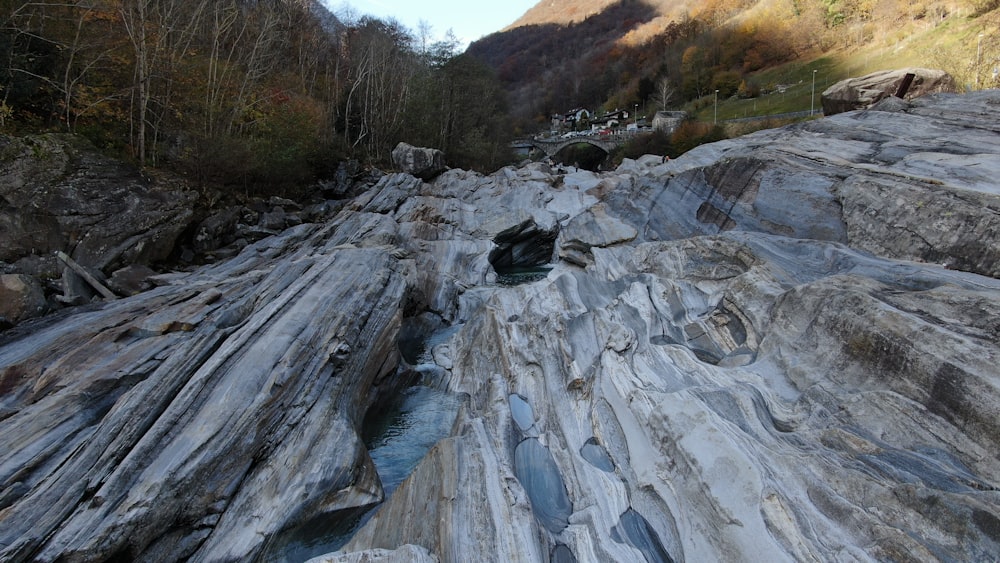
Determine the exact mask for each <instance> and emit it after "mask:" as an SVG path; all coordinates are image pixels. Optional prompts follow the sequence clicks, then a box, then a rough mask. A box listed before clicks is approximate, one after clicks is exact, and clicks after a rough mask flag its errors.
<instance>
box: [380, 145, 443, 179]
mask: <svg viewBox="0 0 1000 563" xmlns="http://www.w3.org/2000/svg"><path fill="white" fill-rule="evenodd" d="M392 163H393V164H394V165H395V166H396V168H398V169H399V170H400V171H401V172H403V173H405V174H411V175H413V176H416V177H417V178H420V179H421V180H431V179H433V178H435V177H436V176H438V175H439V174H441V173H442V172H444V171H445V170H447V166H445V163H444V153H443V152H441V151H439V150H438V149H430V148H424V147H414V146H413V145H408V144H406V143H399V144H398V145H396V148H394V149H392Z"/></svg>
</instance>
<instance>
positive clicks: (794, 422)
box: [0, 92, 1000, 561]
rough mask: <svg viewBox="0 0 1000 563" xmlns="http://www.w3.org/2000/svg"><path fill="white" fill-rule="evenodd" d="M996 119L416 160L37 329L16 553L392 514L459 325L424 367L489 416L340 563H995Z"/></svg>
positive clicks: (5, 434) (8, 430) (929, 107)
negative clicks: (411, 167) (408, 386)
mask: <svg viewBox="0 0 1000 563" xmlns="http://www.w3.org/2000/svg"><path fill="white" fill-rule="evenodd" d="M998 105H1000V95H998V94H997V93H996V92H983V93H979V94H975V95H967V96H940V97H934V98H927V99H922V100H917V101H915V102H913V103H912V104H908V105H899V104H896V105H894V106H893V107H892V108H888V107H883V108H882V109H892V110H893V111H880V110H879V109H878V108H876V109H874V110H870V111H866V112H853V113H847V114H842V115H839V116H836V117H833V118H827V119H823V120H818V121H813V122H809V123H806V124H802V125H798V126H795V127H792V128H785V129H781V130H775V131H768V132H761V133H758V134H755V135H752V136H749V137H745V138H742V139H736V140H731V141H726V142H724V143H717V144H714V145H709V146H705V147H702V148H699V149H697V150H695V151H692V152H691V153H689V154H688V155H685V156H684V157H682V158H680V159H677V160H675V161H670V162H667V163H663V162H661V160H660V159H659V158H658V157H657V158H651V157H647V158H644V159H641V160H640V161H638V162H627V163H626V164H624V165H623V166H622V167H621V168H619V170H618V171H616V172H614V173H609V174H603V175H595V174H591V173H588V172H580V171H574V170H568V171H567V170H552V169H549V168H548V167H547V166H545V165H540V164H535V165H530V166H528V167H525V168H521V169H504V170H501V171H499V172H497V173H495V174H493V175H490V176H481V175H477V174H473V173H468V172H463V171H460V170H452V171H448V172H446V173H444V174H443V175H441V176H439V177H438V178H436V179H435V180H434V181H433V182H431V183H425V182H422V181H420V180H418V179H416V178H414V177H412V176H409V175H403V174H396V175H390V176H387V177H385V178H383V179H382V180H381V181H380V182H379V183H378V184H377V185H376V186H375V187H374V188H372V189H371V190H369V191H367V192H366V193H364V194H362V195H360V196H358V197H357V198H355V199H354V200H353V201H352V202H351V203H350V204H348V205H347V206H346V207H344V208H343V210H342V211H340V212H339V214H338V215H337V216H336V217H335V218H334V219H333V220H331V221H330V222H328V223H326V224H323V225H302V226H299V227H296V228H293V229H290V230H288V231H285V232H284V233H282V234H281V235H279V236H276V237H271V238H269V239H265V240H263V241H261V242H258V243H256V244H254V245H251V246H249V247H248V248H247V249H246V250H244V251H243V252H242V253H240V254H239V255H238V256H237V257H235V258H233V259H232V260H229V261H226V262H223V263H219V264H216V265H213V266H209V267H205V268H203V269H200V270H198V271H196V272H193V273H190V274H177V275H175V276H170V277H164V278H163V279H161V283H163V284H164V285H162V286H161V287H159V288H157V289H155V290H153V291H150V292H147V293H145V294H140V295H138V296H135V297H131V298H128V299H123V300H121V301H116V302H114V303H110V304H105V305H102V306H100V307H96V308H91V309H88V310H85V311H81V312H78V313H75V314H71V315H65V316H63V317H61V318H59V319H50V320H48V321H46V322H41V323H35V324H30V325H27V326H23V327H19V328H18V329H17V331H16V332H14V333H11V334H9V335H8V336H7V339H6V341H4V342H3V343H2V345H0V370H2V371H0V373H2V379H0V392H2V395H0V449H2V450H3V451H8V452H14V453H13V454H12V455H10V456H8V457H7V458H6V459H5V460H3V461H2V462H0V483H2V484H3V487H2V490H3V493H2V496H0V522H2V523H3V525H2V526H0V550H2V551H0V554H2V557H3V558H4V559H10V560H14V561H26V560H36V559H37V560H53V559H63V560H67V561H74V560H88V561H94V560H108V559H112V558H115V557H128V558H143V559H157V560H178V559H183V558H190V560H193V561H233V560H242V559H248V558H252V557H254V556H256V555H257V554H259V553H260V552H261V551H262V550H263V549H264V548H265V546H266V544H267V542H268V541H269V539H270V538H271V537H272V536H274V535H275V534H277V533H278V532H280V531H281V530H283V529H286V528H289V527H292V526H295V525H296V524H299V523H301V522H303V521H305V520H308V519H310V518H312V517H313V516H316V515H319V514H327V513H335V512H337V511H339V510H341V509H346V508H349V507H352V506H360V505H364V504H368V503H370V502H373V501H374V500H376V499H378V498H379V497H380V487H379V484H378V480H377V478H376V476H375V473H374V471H373V469H372V465H371V462H370V460H369V458H368V455H367V453H366V451H365V449H364V447H363V444H362V443H361V441H360V439H359V438H358V431H359V426H360V424H361V420H362V416H363V415H364V411H365V409H366V408H367V406H368V405H370V404H372V402H373V400H374V398H375V396H376V395H377V394H379V393H382V392H391V390H392V389H394V388H395V387H396V385H397V384H398V383H399V382H398V381H397V380H398V379H399V378H398V376H397V375H394V374H395V373H396V366H397V363H398V361H399V353H398V351H397V347H396V344H395V341H396V338H397V335H398V334H399V333H400V330H401V327H405V326H408V324H409V323H410V320H411V319H412V318H415V317H417V316H421V317H422V318H425V319H426V318H435V319H437V322H438V323H439V324H450V325H453V326H454V327H455V328H456V330H454V332H450V333H449V334H450V336H449V337H448V338H447V339H446V340H444V341H443V342H442V343H439V344H437V345H436V346H434V347H433V349H432V350H431V351H430V357H431V358H432V359H433V362H432V364H433V365H432V366H430V368H431V369H429V370H428V371H425V373H429V374H430V373H433V374H434V377H433V378H432V379H433V381H428V383H431V384H434V385H438V386H440V387H441V388H445V389H447V390H449V391H451V392H453V393H457V394H460V395H461V396H462V397H464V406H463V407H462V409H461V411H460V413H459V416H458V420H457V421H456V423H455V425H454V427H453V431H452V435H451V436H450V437H448V438H446V439H445V440H443V441H442V442H440V443H439V444H438V445H437V446H435V447H434V448H432V449H431V451H430V453H429V454H428V455H427V456H426V457H425V458H424V460H423V461H422V462H421V463H420V464H419V465H418V466H417V469H416V470H415V471H414V473H413V474H412V475H411V477H410V478H409V479H408V480H406V481H405V482H404V483H403V484H402V485H401V486H400V487H399V489H397V490H396V491H395V493H394V494H393V495H392V497H391V498H390V499H389V500H388V502H387V503H386V504H385V505H383V506H382V508H381V509H380V511H379V512H378V513H377V515H376V516H375V517H374V518H373V519H372V520H371V521H369V522H368V524H367V525H365V526H364V527H363V528H362V529H361V530H360V531H359V532H358V533H357V534H356V535H355V537H354V538H353V539H352V540H351V542H350V543H349V544H348V545H347V546H346V547H345V549H344V553H341V554H339V555H337V556H330V557H329V559H334V560H341V561H354V560H361V558H362V557H363V556H362V553H363V552H365V553H366V555H365V556H371V557H376V556H377V557H382V558H384V559H385V560H393V559H392V557H396V560H406V559H412V558H417V559H418V560H427V561H430V560H434V559H439V560H442V561H461V560H466V559H467V556H468V554H495V555H490V556H489V557H493V558H494V559H495V560H497V561H513V560H518V561H545V560H555V561H573V560H580V561H598V560H614V561H635V560H643V559H645V560H647V561H668V560H673V561H683V560H691V561H706V560H720V561H721V560H739V559H745V558H748V557H753V558H754V559H760V560H809V559H818V560H830V559H857V560H886V559H919V560H934V559H945V560H948V559H957V560H982V559H984V558H987V557H989V556H990V555H991V554H994V553H997V552H998V550H1000V533H998V532H997V530H998V529H1000V494H998V492H997V486H998V483H997V482H996V477H995V476H996V475H1000V459H998V457H997V454H996V452H997V451H998V447H997V446H998V444H1000V427H998V422H997V421H998V420H1000V416H998V415H1000V370H998V368H997V367H996V366H997V363H998V360H1000V327H998V326H997V325H996V319H997V318H1000V305H998V303H1000V299H998V296H1000V281H998V280H997V275H998V272H997V270H996V267H997V266H996V264H997V262H998V260H997V252H998V248H1000V246H998V245H1000V243H998V240H997V238H996V235H995V233H996V232H998V229H997V225H996V222H997V210H998V206H1000V193H998V190H997V188H996V183H995V178H997V177H1000V164H997V163H998V162H1000V158H998V156H1000V128H998V127H997V124H996V123H995V122H994V121H989V120H985V119H984V117H983V116H988V115H992V114H993V113H995V109H996V107H997V106H998ZM539 257H542V259H543V260H544V259H545V258H546V257H548V258H549V263H548V264H547V267H548V268H551V269H550V271H548V272H547V274H546V273H542V274H538V275H537V276H536V278H535V279H534V281H530V282H528V283H524V284H521V285H509V284H508V283H506V282H505V280H507V279H508V277H507V276H508V274H510V273H511V272H512V271H513V272H516V271H517V269H518V268H519V267H521V266H533V265H537V262H538V261H539ZM494 266H495V268H494ZM498 272H499V273H498ZM499 282H504V283H499ZM426 368H427V366H425V369H426ZM393 550H398V551H396V552H395V553H393Z"/></svg>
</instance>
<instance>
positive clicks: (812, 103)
mask: <svg viewBox="0 0 1000 563" xmlns="http://www.w3.org/2000/svg"><path fill="white" fill-rule="evenodd" d="M815 112H816V69H813V87H812V93H811V94H809V115H810V116H812V114H813V113H815Z"/></svg>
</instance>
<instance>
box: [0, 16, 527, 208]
mask: <svg viewBox="0 0 1000 563" xmlns="http://www.w3.org/2000/svg"><path fill="white" fill-rule="evenodd" d="M0 53H2V57H3V58H2V59H0V104H2V105H0V127H3V128H5V129H7V130H17V129H22V130H25V129H62V130H68V131H73V132H77V133H80V134H83V135H85V136H87V137H89V138H90V139H91V140H93V141H94V142H95V143H97V144H98V145H99V146H101V147H104V148H105V149H107V150H110V151H115V152H117V153H119V154H122V155H126V156H129V157H131V158H133V159H134V160H135V161H136V162H137V163H139V164H140V165H143V166H157V167H168V168H172V169H175V170H177V171H180V172H183V173H184V174H186V175H188V176H189V177H190V178H191V179H192V180H193V181H195V182H198V183H202V184H207V183H211V184H220V185H232V186H240V187H246V188H248V189H256V188H261V187H268V186H270V187H276V186H277V187H280V186H282V185H300V184H302V183H304V182H308V181H310V180H312V179H314V178H316V177H317V176H322V175H323V174H324V173H325V172H327V171H328V168H329V167H331V166H336V162H337V161H338V160H339V159H341V158H346V157H354V158H358V159H361V160H364V161H366V162H371V163H374V164H378V165H386V164H388V157H389V154H390V151H391V149H392V148H393V146H395V144H396V143H398V142H399V141H401V140H407V141H408V142H411V143H416V142H428V143H431V142H432V143H436V144H434V145H432V146H437V147H439V148H442V149H446V150H447V149H449V148H455V147H459V146H460V147H462V151H459V153H458V154H457V155H456V156H457V159H458V162H454V163H453V164H454V165H457V166H465V167H469V168H489V167H491V166H495V165H496V164H497V163H498V162H500V161H502V160H503V158H504V157H505V156H506V153H505V151H504V150H502V149H501V147H502V148H506V146H507V142H506V141H507V138H506V133H505V131H506V128H505V127H504V123H505V122H504V121H503V120H502V114H503V111H504V107H503V99H502V95H501V93H500V90H499V88H498V87H497V83H496V82H495V80H494V78H493V74H492V72H491V71H489V70H488V69H487V68H486V67H484V66H483V65H481V64H477V63H474V61H471V60H470V61H467V62H465V63H459V62H457V61H456V62H451V61H452V60H453V59H456V58H458V49H457V43H456V42H454V41H452V40H447V39H446V40H443V41H428V40H427V38H426V37H422V38H418V37H415V36H414V35H413V34H412V32H411V31H410V30H407V29H405V28H403V27H401V26H400V25H399V24H397V23H395V22H384V21H380V20H377V19H373V18H369V17H360V18H359V17H356V16H354V15H352V14H341V17H340V18H337V17H334V16H333V15H332V14H330V13H329V12H327V11H326V10H325V9H323V8H321V7H320V6H319V4H318V3H317V2H315V0H269V1H263V2H261V1H250V0H70V1H66V0H38V1H32V2H26V1H12V0H0ZM446 63H447V64H446ZM441 88H447V89H448V90H449V91H451V92H454V93H456V94H455V95H452V96H450V97H448V98H447V99H440V98H439V97H438V98H437V103H435V104H433V105H431V104H427V103H424V102H423V100H422V99H421V97H423V98H426V97H427V96H429V95H430V93H436V92H438V91H439V90H440V89H441ZM458 93H467V94H468V95H465V96H462V95H458ZM473 95H474V96H475V99H473V98H472V96H473ZM441 121H446V122H447V123H448V126H447V128H443V127H442V126H440V125H439V124H440V122H441ZM470 131H476V132H478V133H476V134H473V133H470ZM459 138H462V139H463V140H462V141H459V140H458V139H459Z"/></svg>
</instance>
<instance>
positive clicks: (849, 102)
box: [820, 68, 955, 115]
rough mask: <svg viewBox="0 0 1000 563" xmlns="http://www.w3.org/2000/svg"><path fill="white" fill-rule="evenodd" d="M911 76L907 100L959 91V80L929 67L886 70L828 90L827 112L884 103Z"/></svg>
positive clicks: (851, 79)
mask: <svg viewBox="0 0 1000 563" xmlns="http://www.w3.org/2000/svg"><path fill="white" fill-rule="evenodd" d="M907 74H912V75H913V82H912V83H911V84H910V87H909V88H908V89H907V91H906V95H905V96H904V97H905V99H912V98H916V97H919V96H924V95H926V94H932V93H938V92H954V91H955V80H954V79H953V78H952V77H951V75H950V74H948V73H947V72H945V71H943V70H934V69H929V68H903V69H897V70H882V71H878V72H873V73H871V74H867V75H865V76H862V77H860V78H848V79H845V80H841V81H840V82H837V83H836V84H834V85H833V86H830V87H829V88H827V89H826V90H824V91H823V94H822V96H821V98H820V100H821V102H822V104H823V113H824V114H826V115H834V114H838V113H843V112H845V111H851V110H856V109H864V108H867V107H870V106H872V105H873V104H875V103H877V102H879V101H880V100H883V99H885V98H888V97H889V96H892V95H895V94H896V92H897V91H898V90H899V86H900V84H902V82H903V80H904V78H905V77H906V75H907Z"/></svg>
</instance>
